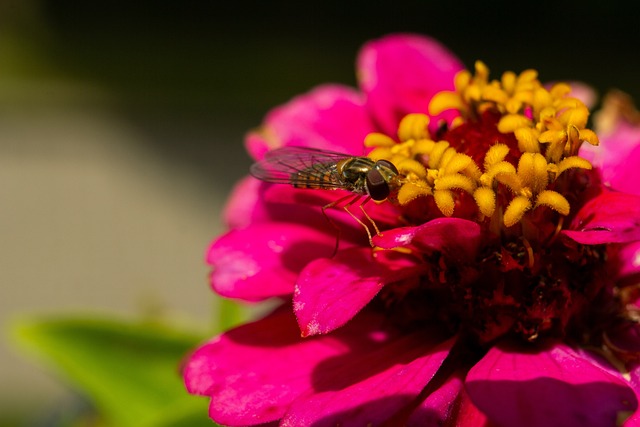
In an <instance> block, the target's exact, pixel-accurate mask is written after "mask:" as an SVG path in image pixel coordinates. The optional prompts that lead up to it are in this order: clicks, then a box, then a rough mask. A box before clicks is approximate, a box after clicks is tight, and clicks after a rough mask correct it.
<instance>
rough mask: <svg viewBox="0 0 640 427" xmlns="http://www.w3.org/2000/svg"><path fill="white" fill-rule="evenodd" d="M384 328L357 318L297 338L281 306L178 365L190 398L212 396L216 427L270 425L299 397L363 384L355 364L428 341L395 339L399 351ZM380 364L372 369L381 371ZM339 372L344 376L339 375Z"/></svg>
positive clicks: (369, 316)
mask: <svg viewBox="0 0 640 427" xmlns="http://www.w3.org/2000/svg"><path fill="white" fill-rule="evenodd" d="M385 323H386V322H385V318H384V316H381V315H378V314H374V313H371V312H363V313H360V314H359V315H358V316H357V317H355V318H354V319H353V320H352V321H351V322H349V324H348V325H347V326H345V327H344V328H341V329H340V330H339V331H336V332H335V333H333V334H330V335H323V336H319V337H311V338H305V339H303V338H301V337H300V330H299V329H298V325H297V324H296V321H295V318H294V316H293V313H291V308H290V306H285V307H282V308H281V309H279V310H276V311H275V312H274V313H273V314H271V315H269V316H267V317H266V318H264V319H262V320H259V321H257V322H254V323H250V324H246V325H243V326H240V327H238V328H236V329H233V330H231V331H229V332H226V333H224V334H222V335H220V336H219V337H216V338H214V339H213V340H211V341H210V342H209V343H207V344H205V345H203V346H202V347H200V348H199V349H198V350H196V351H195V353H194V354H193V355H192V356H191V357H190V358H189V359H188V360H187V362H186V364H185V368H184V378H185V383H186V386H187V389H188V390H189V392H190V393H195V394H201V395H206V396H210V397H211V406H210V415H211V417H212V418H213V419H214V420H215V421H216V422H218V423H221V424H224V425H254V424H260V423H265V422H269V421H272V420H276V419H279V418H281V417H282V416H283V415H284V413H285V411H286V409H287V408H288V406H289V405H290V404H291V402H292V401H293V400H294V399H296V398H297V397H298V396H300V395H301V394H302V393H310V392H312V391H313V390H314V389H319V390H328V389H333V388H335V387H338V388H342V387H346V386H348V385H351V384H353V383H354V382H356V381H358V380H359V379H361V378H366V377H367V376H368V375H369V374H370V373H371V372H370V371H369V370H368V369H369V365H368V364H367V363H362V361H363V360H367V361H368V362H369V357H370V356H371V355H373V354H377V353H376V352H379V351H381V350H380V349H381V348H382V349H386V348H389V350H388V351H390V352H391V353H392V354H394V355H397V356H401V357H404V356H403V351H407V352H409V353H410V349H411V348H412V347H418V348H419V347H420V346H421V345H426V344H425V343H430V342H431V341H430V340H428V339H427V340H425V339H421V340H418V341H417V342H416V341H407V340H404V339H401V340H400V344H402V343H404V347H403V346H400V347H399V346H398V345H399V344H394V343H396V341H398V340H399V339H400V338H401V337H399V336H398V335H397V334H396V333H395V332H393V331H389V330H388V329H385V327H384V326H383V325H384V324H385ZM421 343H422V344H421ZM398 351H399V353H398ZM409 356H411V354H410V355H409ZM376 360H378V361H379V362H380V358H374V359H373V361H374V362H375V361H376ZM403 360H404V359H403ZM382 361H383V362H386V359H384V360H382ZM379 365H380V364H379V363H378V364H377V365H376V364H375V363H374V364H373V365H372V367H371V369H375V368H376V367H377V368H379V369H381V367H380V366H379ZM345 366H349V370H348V372H342V371H341V369H344V367H345Z"/></svg>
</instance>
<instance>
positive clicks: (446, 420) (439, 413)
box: [407, 375, 474, 427]
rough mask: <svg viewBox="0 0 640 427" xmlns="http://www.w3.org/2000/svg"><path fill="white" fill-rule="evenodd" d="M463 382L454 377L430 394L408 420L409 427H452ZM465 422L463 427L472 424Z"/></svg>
mask: <svg viewBox="0 0 640 427" xmlns="http://www.w3.org/2000/svg"><path fill="white" fill-rule="evenodd" d="M462 387H463V380H462V379H461V378H460V377H459V376H457V375H454V376H452V377H451V378H449V379H448V380H447V381H446V382H445V383H444V384H443V385H442V386H441V387H439V388H438V389H437V390H436V391H434V392H433V393H431V394H430V395H429V396H428V397H427V398H426V399H425V400H424V402H422V404H421V405H420V406H419V407H418V409H416V410H415V411H414V412H413V413H412V414H411V417H410V418H409V422H408V423H407V425H408V426H409V427H413V426H415V427H420V426H442V425H453V424H451V422H450V421H451V418H452V415H453V412H454V407H455V406H456V403H457V402H456V401H457V400H458V398H459V394H460V393H461V392H462ZM468 421H469V420H467V419H465V422H467V423H466V424H464V425H465V427H466V426H467V425H468V426H472V425H474V424H470V423H468Z"/></svg>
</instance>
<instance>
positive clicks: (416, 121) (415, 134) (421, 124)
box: [398, 113, 431, 141]
mask: <svg viewBox="0 0 640 427" xmlns="http://www.w3.org/2000/svg"><path fill="white" fill-rule="evenodd" d="M430 120H431V119H429V116H427V115H426V114H418V113H415V114H407V115H406V116H405V117H404V118H403V119H402V120H401V121H400V125H399V126H398V138H400V141H408V140H410V139H425V138H428V137H429V128H428V126H429V121H430Z"/></svg>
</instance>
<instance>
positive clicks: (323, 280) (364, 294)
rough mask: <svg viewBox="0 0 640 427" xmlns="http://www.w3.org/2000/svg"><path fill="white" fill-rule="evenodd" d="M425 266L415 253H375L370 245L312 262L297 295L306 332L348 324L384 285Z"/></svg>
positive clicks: (298, 311)
mask: <svg viewBox="0 0 640 427" xmlns="http://www.w3.org/2000/svg"><path fill="white" fill-rule="evenodd" d="M425 268H426V266H425V265H420V264H418V263H417V260H416V259H415V258H413V257H408V256H406V255H405V254H400V253H397V252H395V253H383V252H377V253H373V251H372V250H371V248H370V247H366V248H353V249H350V250H345V251H341V252H339V253H338V254H337V255H336V256H334V257H333V258H331V259H326V258H323V259H318V260H315V261H313V262H311V263H310V264H309V265H307V266H306V267H305V268H304V270H302V273H301V274H300V277H299V279H298V282H297V283H296V288H295V292H294V295H293V303H294V311H295V313H296V317H297V318H298V324H299V325H300V330H301V331H302V336H310V335H317V334H326V333H328V332H331V331H332V330H334V329H336V328H338V327H340V326H342V325H344V324H345V323H346V322H348V321H349V320H350V319H351V318H352V317H353V316H355V314H356V313H358V312H359V311H360V310H361V309H362V308H364V306H365V305H367V304H368V303H369V301H371V299H372V298H373V297H374V296H376V294H377V293H378V291H380V289H382V287H383V286H384V285H386V284H387V283H390V282H394V281H399V280H401V279H403V278H405V277H408V276H411V275H416V276H417V275H419V274H420V273H422V272H423V271H424V270H425Z"/></svg>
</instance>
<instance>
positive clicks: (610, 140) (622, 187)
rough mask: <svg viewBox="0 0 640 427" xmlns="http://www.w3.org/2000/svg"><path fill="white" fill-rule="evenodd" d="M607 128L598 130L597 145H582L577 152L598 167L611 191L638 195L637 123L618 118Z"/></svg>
mask: <svg viewBox="0 0 640 427" xmlns="http://www.w3.org/2000/svg"><path fill="white" fill-rule="evenodd" d="M605 104H606V101H605ZM609 127H610V128H605V129H598V136H599V138H600V145H599V146H597V147H594V146H591V145H589V144H583V146H582V148H581V149H580V155H581V156H585V157H586V158H588V159H589V160H590V161H591V163H592V164H593V166H594V167H596V168H598V169H599V170H600V173H601V175H602V181H603V182H604V184H605V185H608V186H609V187H611V188H613V189H614V190H618V191H623V192H625V193H631V194H640V187H639V186H638V185H637V184H636V183H637V182H638V180H639V179H640V168H638V165H640V126H638V125H637V124H632V123H628V122H626V121H625V120H624V119H623V118H621V117H618V121H617V122H616V123H615V124H613V126H609Z"/></svg>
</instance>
